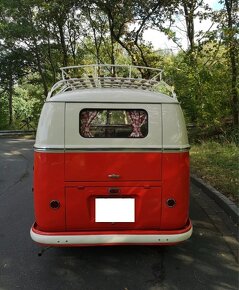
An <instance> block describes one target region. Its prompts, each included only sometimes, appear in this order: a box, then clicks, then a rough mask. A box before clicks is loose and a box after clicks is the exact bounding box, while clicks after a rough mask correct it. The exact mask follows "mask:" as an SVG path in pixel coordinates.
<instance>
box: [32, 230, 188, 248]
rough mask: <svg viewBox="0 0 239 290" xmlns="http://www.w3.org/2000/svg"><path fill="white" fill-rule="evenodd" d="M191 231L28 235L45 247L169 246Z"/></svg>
mask: <svg viewBox="0 0 239 290" xmlns="http://www.w3.org/2000/svg"><path fill="white" fill-rule="evenodd" d="M192 230H193V229H192V227H191V228H190V230H188V231H187V232H185V233H181V234H171V235H149V234H147V235H135V234H133V235H129V234H114V235H103V234H102V235H41V234H37V233H35V232H34V231H33V230H32V229H31V232H30V234H31V238H32V239H33V240H34V241H35V242H37V243H40V244H46V245H101V244H170V243H179V242H182V241H185V240H187V239H188V238H190V236H191V235H192Z"/></svg>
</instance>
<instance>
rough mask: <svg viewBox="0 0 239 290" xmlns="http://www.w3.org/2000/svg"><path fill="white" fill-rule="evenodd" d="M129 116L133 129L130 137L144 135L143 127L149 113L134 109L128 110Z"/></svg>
mask: <svg viewBox="0 0 239 290" xmlns="http://www.w3.org/2000/svg"><path fill="white" fill-rule="evenodd" d="M127 114H128V117H129V118H130V120H131V125H132V127H133V131H132V133H131V134H130V136H129V137H144V136H143V134H142V132H141V127H142V126H143V124H144V123H145V122H146V120H147V114H146V112H144V111H139V110H132V111H127Z"/></svg>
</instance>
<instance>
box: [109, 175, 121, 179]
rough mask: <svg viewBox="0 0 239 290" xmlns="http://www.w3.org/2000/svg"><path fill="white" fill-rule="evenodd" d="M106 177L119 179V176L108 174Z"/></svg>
mask: <svg viewBox="0 0 239 290" xmlns="http://www.w3.org/2000/svg"><path fill="white" fill-rule="evenodd" d="M108 177H109V178H115V179H116V178H120V175H119V174H109V175H108Z"/></svg>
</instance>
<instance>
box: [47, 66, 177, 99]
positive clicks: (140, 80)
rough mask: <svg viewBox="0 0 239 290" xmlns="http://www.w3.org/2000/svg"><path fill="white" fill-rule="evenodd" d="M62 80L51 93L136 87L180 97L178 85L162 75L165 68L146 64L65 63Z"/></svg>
mask: <svg viewBox="0 0 239 290" xmlns="http://www.w3.org/2000/svg"><path fill="white" fill-rule="evenodd" d="M60 69H61V74H62V80H60V81H59V82H57V83H56V84H55V85H54V86H53V87H52V89H51V90H50V92H49V93H48V96H47V100H48V99H50V98H51V97H52V96H53V95H55V94H57V93H61V92H66V91H73V90H78V89H88V88H134V89H141V90H150V91H157V92H163V93H167V92H169V93H170V95H171V97H173V98H174V99H176V98H177V97H176V94H175V92H174V88H173V87H171V86H170V85H168V84H167V83H166V82H165V81H163V79H162V74H163V70H162V69H157V68H151V67H144V66H133V65H118V64H117V65H114V64H90V65H77V66H67V67H62V68H60Z"/></svg>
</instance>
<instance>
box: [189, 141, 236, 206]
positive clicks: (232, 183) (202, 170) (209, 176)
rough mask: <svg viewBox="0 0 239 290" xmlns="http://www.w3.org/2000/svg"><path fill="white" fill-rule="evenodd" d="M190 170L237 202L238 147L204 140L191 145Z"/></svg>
mask: <svg viewBox="0 0 239 290" xmlns="http://www.w3.org/2000/svg"><path fill="white" fill-rule="evenodd" d="M190 157H191V172H192V173H193V174H195V175H196V176H198V177H201V178H202V179H203V180H205V181H206V182H208V183H209V184H211V185H212V186H213V187H215V188H216V189H217V190H219V191H220V192H221V193H223V194H225V195H226V196H227V197H228V198H230V199H231V200H233V201H234V202H235V203H236V204H237V205H238V203H239V178H238V177H239V147H237V146H236V145H235V144H220V143H216V142H204V143H201V144H196V145H192V148H191V151H190Z"/></svg>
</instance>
